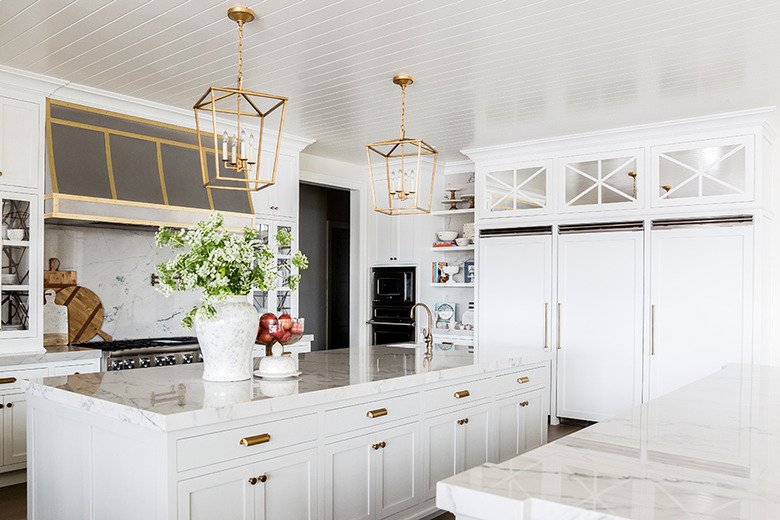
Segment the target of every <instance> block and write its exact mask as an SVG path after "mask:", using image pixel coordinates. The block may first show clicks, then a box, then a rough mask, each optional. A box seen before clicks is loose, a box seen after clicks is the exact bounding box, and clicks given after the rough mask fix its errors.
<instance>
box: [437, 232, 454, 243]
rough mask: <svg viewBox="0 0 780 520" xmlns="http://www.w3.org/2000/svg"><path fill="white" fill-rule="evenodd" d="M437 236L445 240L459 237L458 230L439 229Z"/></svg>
mask: <svg viewBox="0 0 780 520" xmlns="http://www.w3.org/2000/svg"><path fill="white" fill-rule="evenodd" d="M436 236H438V237H439V240H442V241H444V242H450V241H452V240H455V239H456V238H458V232H457V231H439V232H438V233H436Z"/></svg>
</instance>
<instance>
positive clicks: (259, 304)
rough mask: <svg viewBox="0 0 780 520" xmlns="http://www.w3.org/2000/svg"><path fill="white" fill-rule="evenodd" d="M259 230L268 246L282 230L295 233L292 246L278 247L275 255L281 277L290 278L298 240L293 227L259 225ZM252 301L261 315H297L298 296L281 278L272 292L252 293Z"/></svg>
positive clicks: (287, 225)
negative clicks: (291, 262) (268, 313)
mask: <svg viewBox="0 0 780 520" xmlns="http://www.w3.org/2000/svg"><path fill="white" fill-rule="evenodd" d="M257 229H258V231H259V232H260V243H261V245H266V244H268V243H269V241H270V242H274V241H275V237H276V233H277V232H278V231H279V230H280V229H286V230H287V231H288V232H289V233H293V243H292V245H288V246H283V245H277V249H276V255H275V256H276V259H275V260H276V264H277V266H278V273H279V276H281V277H287V276H290V274H292V273H293V270H292V269H291V268H290V266H289V264H290V261H291V259H292V255H293V252H294V249H295V240H296V239H297V236H296V235H295V234H294V229H293V226H292V225H290V224H286V223H285V224H279V223H277V224H268V223H260V224H258V225H257ZM252 300H253V303H254V306H255V309H257V312H259V313H260V314H263V313H266V312H272V313H274V314H276V315H277V316H279V315H281V314H290V315H294V313H297V297H296V294H295V293H294V292H293V291H291V290H290V288H289V286H288V285H287V282H286V281H284V280H282V279H281V278H280V279H277V282H276V287H274V288H273V289H272V290H270V291H256V290H255V291H252Z"/></svg>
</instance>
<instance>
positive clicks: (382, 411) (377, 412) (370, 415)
mask: <svg viewBox="0 0 780 520" xmlns="http://www.w3.org/2000/svg"><path fill="white" fill-rule="evenodd" d="M385 415H387V408H378V409H376V410H371V411H370V412H368V413H366V417H368V418H369V419H376V418H377V417H383V416H385Z"/></svg>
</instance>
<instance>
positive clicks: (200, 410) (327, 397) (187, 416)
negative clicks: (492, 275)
mask: <svg viewBox="0 0 780 520" xmlns="http://www.w3.org/2000/svg"><path fill="white" fill-rule="evenodd" d="M423 352H424V348H422V347H419V346H418V347H414V346H411V347H396V346H375V347H370V348H369V349H367V351H362V350H359V349H337V350H330V351H317V352H310V353H305V354H301V355H300V360H299V368H300V370H301V371H302V372H303V374H302V375H301V376H300V377H299V378H296V379H294V380H282V381H266V380H262V379H260V378H257V377H255V378H252V379H251V380H249V381H240V382H236V383H214V382H209V381H204V380H203V379H202V377H201V376H202V373H203V365H202V364H201V363H197V364H193V365H175V366H170V367H157V368H145V369H143V370H127V371H111V372H102V373H97V374H81V375H75V376H63V377H48V378H45V379H42V380H31V381H29V382H25V381H23V382H22V386H23V388H25V389H26V391H27V393H28V395H34V396H39V397H43V398H46V399H49V400H51V401H55V402H59V403H63V404H67V405H72V406H76V407H78V408H81V409H84V410H89V411H90V412H92V413H95V414H100V415H103V416H106V417H112V418H116V419H119V420H121V421H124V422H129V423H132V424H138V425H141V426H145V427H149V428H153V429H157V430H164V431H173V430H179V429H183V428H190V427H195V426H203V425H208V424H214V423H218V422H223V421H226V420H233V419H241V418H246V417H253V416H257V415H261V414H266V413H273V412H280V411H287V410H292V409H296V408H302V407H306V406H312V405H317V404H321V403H327V402H333V401H340V400H343V399H349V398H357V397H363V396H370V395H376V394H379V393H383V392H390V391H396V390H403V389H407V388H413V387H415V386H419V385H422V384H428V383H434V382H438V381H447V380H451V379H457V378H461V377H468V376H472V375H473V376H478V375H479V374H483V373H487V372H492V371H496V370H501V369H504V368H507V369H508V368H512V367H515V366H520V365H526V364H531V363H539V362H543V361H545V360H548V359H549V353H545V352H528V353H525V354H518V355H517V357H515V358H512V359H505V360H501V361H491V362H486V363H480V364H476V365H475V364H473V355H472V354H469V353H468V351H467V350H465V349H464V350H456V351H452V352H436V353H435V354H434V360H433V361H434V362H433V369H434V370H432V371H430V372H428V371H424V370H422V353H423Z"/></svg>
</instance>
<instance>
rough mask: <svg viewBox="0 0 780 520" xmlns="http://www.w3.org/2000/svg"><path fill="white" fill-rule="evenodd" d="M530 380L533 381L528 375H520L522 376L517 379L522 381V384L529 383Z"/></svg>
mask: <svg viewBox="0 0 780 520" xmlns="http://www.w3.org/2000/svg"><path fill="white" fill-rule="evenodd" d="M530 381H531V378H530V377H528V376H523V377H520V378H518V379H517V382H518V383H520V384H521V385H522V384H523V383H528V382H530Z"/></svg>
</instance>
